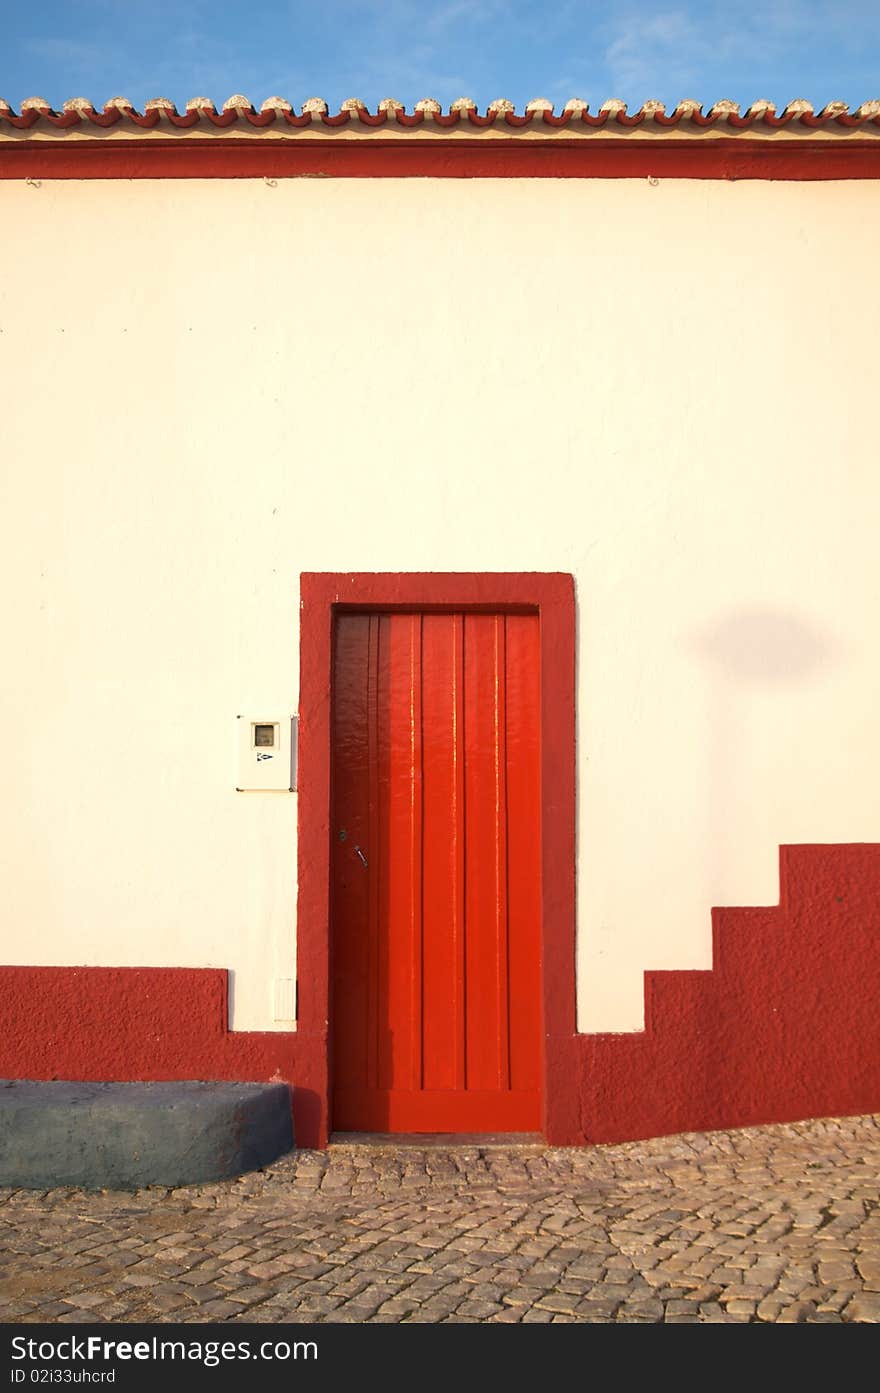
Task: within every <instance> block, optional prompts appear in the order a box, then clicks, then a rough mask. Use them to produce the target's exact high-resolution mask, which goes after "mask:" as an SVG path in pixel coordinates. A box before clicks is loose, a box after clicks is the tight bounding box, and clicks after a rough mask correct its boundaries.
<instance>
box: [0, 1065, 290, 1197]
mask: <svg viewBox="0 0 880 1393" xmlns="http://www.w3.org/2000/svg"><path fill="white" fill-rule="evenodd" d="M293 1144H294V1138H293V1119H292V1113H291V1095H290V1089H289V1088H288V1086H287V1084H281V1083H277V1084H276V1083H213V1082H208V1083H204V1082H196V1081H190V1080H186V1081H183V1082H174V1083H78V1082H75V1081H70V1080H64V1081H62V1080H52V1081H51V1082H33V1081H31V1080H23V1079H0V1185H3V1186H20V1187H22V1188H25V1189H35V1190H44V1189H49V1188H51V1187H52V1186H56V1185H75V1186H81V1187H82V1188H84V1189H89V1190H96V1189H104V1188H106V1189H111V1190H136V1189H141V1188H142V1187H144V1186H146V1185H168V1186H172V1185H193V1184H198V1183H200V1182H201V1181H207V1180H222V1179H225V1178H227V1177H229V1176H233V1175H240V1174H241V1173H242V1171H249V1170H257V1169H259V1167H260V1166H265V1165H268V1164H269V1162H270V1161H274V1160H275V1159H276V1158H277V1157H278V1156H281V1155H283V1153H284V1152H286V1151H290V1150H291V1149H292V1148H293Z"/></svg>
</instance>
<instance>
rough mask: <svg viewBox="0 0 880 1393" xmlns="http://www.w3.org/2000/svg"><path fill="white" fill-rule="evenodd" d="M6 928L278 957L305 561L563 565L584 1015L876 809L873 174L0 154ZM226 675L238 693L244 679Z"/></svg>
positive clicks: (78, 954) (617, 1017)
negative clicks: (26, 180)
mask: <svg viewBox="0 0 880 1393" xmlns="http://www.w3.org/2000/svg"><path fill="white" fill-rule="evenodd" d="M0 207H2V219H3V228H4V252H3V267H4V270H3V274H2V276H0V331H2V332H0V354H2V356H0V362H2V376H0V446H2V460H3V465H2V489H3V496H2V500H0V508H2V516H0V527H2V532H3V534H4V535H3V537H2V539H0V566H2V568H3V578H2V585H3V605H2V611H3V625H4V633H3V635H2V643H3V649H2V651H3V654H4V658H5V669H6V676H5V679H4V682H3V691H2V696H0V703H2V707H0V710H2V730H3V732H4V737H5V752H4V759H3V764H2V769H3V779H4V784H5V797H4V799H3V811H2V818H3V821H2V826H0V857H2V858H3V860H4V861H5V863H6V864H5V867H4V870H3V877H4V885H3V889H2V901H0V903H2V911H0V912H2V916H3V928H2V943H0V956H2V957H4V958H5V959H6V960H7V961H10V962H20V963H35V964H53V963H54V964H101V963H107V964H122V965H125V964H132V965H135V964H136V965H144V964H146V965H163V964H173V965H190V966H202V965H205V966H223V967H230V968H232V969H233V971H234V983H235V1007H234V1014H233V1024H234V1026H235V1027H236V1028H237V1029H266V1028H272V1026H273V1022H272V1007H271V990H272V979H273V977H275V976H291V975H292V974H293V957H294V940H295V924H294V917H295V867H296V847H295V824H296V809H295V799H296V796H297V795H292V794H288V795H284V794H262V795H261V794H250V795H242V794H236V793H235V792H234V784H235V761H234V755H235V717H236V714H237V713H238V712H244V713H246V714H256V715H259V716H263V715H264V714H268V713H270V712H271V713H275V712H278V713H282V714H283V713H285V712H290V711H293V710H295V708H296V701H297V691H298V674H297V642H298V633H297V626H298V574H299V572H300V571H302V570H327V571H337V570H355V571H357V570H401V571H406V570H468V571H469V570H566V571H572V572H574V574H575V577H576V582H577V590H578V601H579V800H580V816H579V848H580V850H579V864H578V879H579V923H578V997H579V1024H580V1028H581V1029H611V1030H631V1029H637V1028H638V1027H639V1026H640V1024H641V1019H642V1016H641V1012H642V976H641V974H642V972H643V970H644V969H645V968H649V967H705V966H708V965H709V961H710V917H709V911H710V907H711V906H712V905H713V904H761V903H772V902H775V900H776V898H777V877H776V864H777V848H778V845H779V843H780V842H792V841H794V842H797V841H848V840H855V841H877V840H880V817H878V800H877V792H876V790H877V785H878V768H877V764H878V753H880V737H878V723H877V702H878V684H880V628H878V619H877V608H878V598H880V596H878V591H880V571H878V565H877V560H876V557H877V535H878V532H877V529H878V522H880V507H878V505H880V471H878V469H877V449H876V439H877V435H876V422H877V416H876V400H877V362H878V360H877V347H876V344H877V340H876V330H877V324H878V322H880V278H878V276H877V260H876V255H877V244H876V230H877V227H878V225H880V186H878V185H877V184H876V183H868V182H852V183H811V184H804V185H795V184H791V183H779V184H774V183H763V182H762V183H753V182H740V183H714V182H679V181H669V182H661V184H660V185H659V186H658V187H652V186H651V185H649V184H648V183H647V181H640V180H632V181H630V180H626V181H616V180H610V181H607V182H600V181H597V182H578V181H575V180H561V181H558V182H557V181H533V182H530V181H527V180H511V181H505V182H501V181H482V180H473V181H471V180H461V181H459V180H449V181H434V180H415V179H413V180H401V181H396V180H379V181H369V180H361V181H335V180H314V179H299V180H289V181H286V180H279V181H278V183H277V186H276V187H271V186H269V185H268V184H266V183H264V182H262V181H260V180H255V181H251V180H234V181H228V182H223V181H185V180H180V181H168V182H165V183H159V182H131V183H128V182H121V181H110V182H86V183H76V182H57V183H52V182H47V181H44V182H43V183H42V185H41V186H40V187H38V188H33V187H29V186H25V185H24V184H23V183H5V184H2V185H0ZM258 708H259V709H258Z"/></svg>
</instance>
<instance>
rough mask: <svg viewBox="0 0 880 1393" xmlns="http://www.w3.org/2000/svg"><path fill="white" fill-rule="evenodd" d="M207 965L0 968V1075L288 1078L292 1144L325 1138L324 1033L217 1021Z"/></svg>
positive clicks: (218, 989) (219, 1001) (223, 977)
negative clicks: (237, 1027)
mask: <svg viewBox="0 0 880 1393" xmlns="http://www.w3.org/2000/svg"><path fill="white" fill-rule="evenodd" d="M227 1020H228V1004H227V974H226V972H225V971H223V970H218V969H213V968H182V967H181V968H165V967H2V968H0V1077H2V1078H19V1079H85V1080H112V1081H122V1082H124V1081H126V1080H130V1081H138V1082H140V1081H143V1080H158V1079H230V1080H237V1081H241V1082H248V1081H253V1082H256V1083H262V1082H265V1081H268V1080H278V1081H279V1082H284V1083H290V1084H292V1085H293V1113H294V1136H295V1138H296V1142H297V1145H298V1146H306V1147H310V1146H322V1145H324V1144H325V1142H326V1137H327V1133H326V1115H327V1114H326V1095H327V1039H326V1035H325V1036H323V1037H321V1036H320V1035H312V1034H306V1033H300V1032H296V1033H293V1032H277V1033H276V1032H266V1033H257V1032H253V1033H244V1032H242V1033H240V1034H236V1033H233V1032H231V1031H230V1030H228V1029H227V1024H226V1023H227Z"/></svg>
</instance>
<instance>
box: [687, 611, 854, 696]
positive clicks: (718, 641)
mask: <svg viewBox="0 0 880 1393" xmlns="http://www.w3.org/2000/svg"><path fill="white" fill-rule="evenodd" d="M689 647H690V648H691V650H692V651H693V652H695V653H696V654H697V655H698V656H699V657H700V658H702V659H703V660H704V661H705V662H706V663H707V664H708V666H709V668H710V670H711V672H712V675H713V679H714V680H715V681H716V682H718V681H721V682H725V681H726V682H730V683H732V684H733V683H738V684H743V683H754V682H766V683H774V684H775V683H782V682H799V681H804V680H806V679H809V678H811V677H813V676H815V674H816V673H817V672H819V671H820V669H822V668H825V667H828V666H829V665H830V662H832V661H833V657H834V651H835V648H836V647H837V645H836V644H835V643H834V642H833V641H830V640H829V639H828V638H827V637H826V636H825V635H824V634H823V633H822V632H821V631H820V630H819V629H818V628H817V627H816V626H815V625H814V624H812V623H809V622H807V621H805V620H803V619H798V618H797V616H796V615H791V614H784V613H782V612H780V611H778V610H772V609H744V610H740V611H738V612H737V611H734V612H733V613H731V614H727V615H724V616H723V617H722V618H721V619H718V620H715V621H713V622H712V623H711V624H709V625H707V626H706V628H705V629H702V630H701V631H700V632H699V633H697V634H696V635H695V636H694V637H692V638H691V640H690V642H689Z"/></svg>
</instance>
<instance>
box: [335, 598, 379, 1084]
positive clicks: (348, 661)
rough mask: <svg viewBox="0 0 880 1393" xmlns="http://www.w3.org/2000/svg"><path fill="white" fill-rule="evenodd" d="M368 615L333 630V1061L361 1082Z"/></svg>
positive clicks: (365, 1033) (366, 980) (365, 1034)
mask: <svg viewBox="0 0 880 1393" xmlns="http://www.w3.org/2000/svg"><path fill="white" fill-rule="evenodd" d="M369 640H370V619H369V616H368V615H361V614H351V615H340V616H339V618H338V620H337V623H336V628H335V634H334V657H333V664H334V701H333V784H334V800H333V802H334V809H333V822H332V825H331V836H332V848H331V851H332V867H333V882H332V893H333V906H332V912H333V976H334V997H333V1002H334V1010H333V1033H334V1064H335V1070H336V1072H337V1075H338V1076H339V1077H341V1078H344V1079H346V1080H347V1081H349V1082H350V1083H356V1084H360V1085H363V1086H366V1085H367V1082H368V1079H367V1060H368V1057H369V1020H368V1016H369V994H370V959H369V948H370V936H369V932H365V927H366V926H367V925H368V924H369V921H370V903H369V895H370V890H369V882H368V880H367V877H366V876H364V875H363V874H362V873H361V866H360V863H359V861H358V859H357V857H356V855H355V853H354V847H355V846H356V845H358V844H359V843H362V842H364V841H365V840H366V837H367V830H368V827H369V820H370V808H369V768H370V750H369V736H368V724H369V722H368V691H369V680H370V679H369V670H370V662H369V658H370V644H369Z"/></svg>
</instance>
